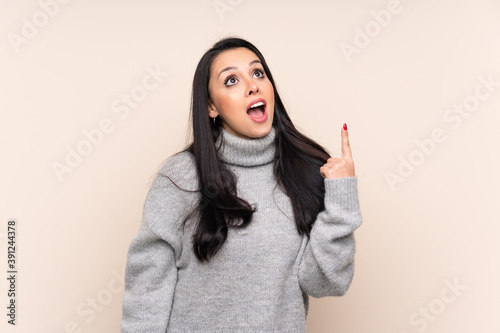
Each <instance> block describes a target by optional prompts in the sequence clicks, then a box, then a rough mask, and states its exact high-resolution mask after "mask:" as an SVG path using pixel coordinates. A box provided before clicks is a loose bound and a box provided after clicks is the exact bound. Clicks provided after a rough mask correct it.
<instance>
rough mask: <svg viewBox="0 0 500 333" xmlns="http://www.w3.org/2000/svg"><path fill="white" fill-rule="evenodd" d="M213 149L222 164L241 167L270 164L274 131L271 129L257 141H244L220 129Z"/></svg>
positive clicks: (272, 157)
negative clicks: (215, 150)
mask: <svg viewBox="0 0 500 333" xmlns="http://www.w3.org/2000/svg"><path fill="white" fill-rule="evenodd" d="M221 131H222V132H221V135H220V136H219V137H218V138H217V141H216V143H215V147H216V149H217V150H218V152H219V156H220V158H221V160H222V161H223V162H226V163H228V164H233V165H241V166H256V165H262V164H267V163H271V162H272V161H273V160H274V156H275V152H276V141H275V139H276V130H275V128H274V127H271V130H270V131H269V133H268V134H266V135H265V136H263V137H261V138H257V139H244V138H240V137H239V136H236V135H234V134H231V133H229V132H228V131H227V130H226V129H224V128H222V129H221Z"/></svg>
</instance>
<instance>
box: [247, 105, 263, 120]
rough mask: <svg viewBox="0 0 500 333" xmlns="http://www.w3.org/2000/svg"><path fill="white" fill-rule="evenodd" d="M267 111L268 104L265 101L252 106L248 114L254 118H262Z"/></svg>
mask: <svg viewBox="0 0 500 333" xmlns="http://www.w3.org/2000/svg"><path fill="white" fill-rule="evenodd" d="M265 111H266V104H265V103H264V102H263V101H258V102H257V103H254V104H252V105H251V106H250V108H249V109H248V110H247V114H248V115H249V116H250V117H253V118H260V117H262V115H264V113H265Z"/></svg>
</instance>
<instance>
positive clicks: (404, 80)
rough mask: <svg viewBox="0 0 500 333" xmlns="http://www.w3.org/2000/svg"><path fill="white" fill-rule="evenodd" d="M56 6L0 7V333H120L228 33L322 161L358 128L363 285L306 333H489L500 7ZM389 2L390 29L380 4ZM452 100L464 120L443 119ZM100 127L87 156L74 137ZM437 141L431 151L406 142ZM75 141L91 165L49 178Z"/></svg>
mask: <svg viewBox="0 0 500 333" xmlns="http://www.w3.org/2000/svg"><path fill="white" fill-rule="evenodd" d="M54 1H55V0H42V1H40V2H39V1H34V0H33V1H27V0H24V1H7V0H2V1H1V10H0V20H1V22H2V25H1V29H2V36H3V37H2V38H1V42H0V43H1V44H2V47H1V48H0V50H1V51H0V71H1V80H0V94H1V98H0V112H1V122H0V133H1V140H0V149H1V156H2V161H1V166H0V168H1V173H0V184H1V186H0V200H1V201H0V208H1V210H0V221H2V224H1V228H2V229H1V230H0V238H1V252H0V253H1V255H0V258H2V259H1V260H0V263H1V265H0V266H1V267H2V273H1V275H0V276H4V274H5V275H6V273H5V272H6V267H5V265H6V259H5V258H6V240H5V232H6V223H7V221H8V219H12V218H15V219H17V221H18V238H17V245H18V268H19V274H18V286H17V288H18V293H19V297H18V300H17V302H18V317H17V320H18V321H17V323H18V325H16V326H15V327H12V326H11V325H8V324H7V323H6V320H7V318H6V316H5V313H6V310H5V306H6V304H7V302H8V299H7V296H6V290H7V281H6V279H5V277H2V278H1V279H0V280H1V281H2V282H1V283H0V295H2V296H1V298H0V305H1V308H2V309H4V310H2V313H1V316H0V318H3V319H2V322H1V323H0V327H1V328H0V330H1V331H2V332H44V333H45V332H53V333H62V332H103V333H107V332H118V331H119V321H120V317H121V297H122V292H123V285H122V273H123V269H124V267H125V257H126V252H127V248H128V245H129V243H130V241H131V240H132V238H133V237H134V236H135V234H136V232H137V230H138V227H139V224H140V220H141V214H142V207H143V203H144V199H145V195H146V193H147V191H148V189H149V186H150V182H151V180H152V177H153V175H154V173H155V172H156V170H157V169H158V167H159V166H160V164H161V163H162V162H163V161H164V160H165V159H166V158H167V157H168V156H169V155H171V154H173V153H174V152H176V151H178V150H179V149H181V148H183V147H184V145H185V144H186V143H187V141H186V140H187V137H186V133H187V128H188V110H189V98H190V93H191V83H192V77H193V74H194V69H195V66H196V64H197V62H198V60H199V59H200V57H201V56H202V54H203V52H204V51H205V50H207V49H208V48H209V47H210V46H211V45H212V44H213V43H214V42H215V41H216V40H218V39H219V38H221V37H224V36H227V35H230V34H234V35H237V36H240V37H243V38H246V39H248V40H250V41H251V42H253V43H254V44H255V45H256V46H257V47H258V48H259V49H260V50H261V51H262V52H263V54H264V56H265V57H266V59H267V61H268V64H269V66H270V68H271V70H272V71H273V75H274V77H275V80H276V82H277V85H278V88H279V91H280V93H281V96H282V98H283V99H284V101H285V104H286V107H287V108H288V111H289V113H290V116H291V117H292V119H293V121H294V123H295V124H296V126H297V127H298V128H299V129H301V130H302V131H303V132H305V133H306V134H307V135H309V136H311V137H312V138H313V139H315V140H317V141H319V142H320V143H321V144H323V145H324V146H325V147H327V148H328V149H329V150H330V152H331V153H332V154H333V155H338V154H339V151H340V135H339V131H340V127H341V125H342V123H344V122H346V123H347V124H348V126H349V130H350V138H351V145H352V150H353V156H354V159H355V164H356V173H357V175H358V177H359V191H360V202H361V205H362V212H363V217H364V224H363V225H362V227H361V228H360V229H359V230H358V231H357V232H356V239H357V244H358V246H357V254H356V272H355V278H354V281H353V283H352V286H351V289H350V290H349V292H348V293H347V295H345V296H344V297H340V298H324V299H311V310H310V315H309V317H308V331H309V332H317V333H320V332H323V333H327V332H328V333H331V332H336V333H337V332H338V333H340V332H344V333H359V332H370V333H372V332H373V333H389V332H392V333H403V332H406V333H415V332H429V333H431V332H440V333H442V332H453V333H462V332H464V333H465V332H467V333H470V332H499V331H500V323H499V321H498V320H497V319H496V318H497V315H498V313H499V311H500V305H499V304H500V301H499V298H500V288H499V287H498V281H500V273H499V270H498V268H497V267H498V253H499V247H500V246H499V245H497V244H498V243H497V237H498V235H499V231H500V227H499V222H500V221H499V218H498V212H497V209H498V206H499V203H500V200H499V199H500V196H499V192H498V188H499V186H500V181H499V176H498V170H499V168H500V163H499V158H498V156H497V154H498V143H499V142H500V141H499V139H500V134H499V130H498V126H499V124H500V122H499V120H500V119H499V115H498V111H499V106H500V85H499V84H498V82H500V63H499V61H498V59H500V44H499V42H500V40H499V37H498V35H499V32H500V20H499V15H500V2H498V1H494V0H462V1H456V0H454V1H452V0H444V1H431V0H400V1H399V3H398V2H391V1H385V0H377V1H360V0H356V1H353V0H335V1H326V0H324V1H307V2H306V1H272V2H271V1H264V0H220V1H214V0H206V1H205V0H204V1H180V0H177V1H159V0H146V1H111V0H104V1H81V0H72V1H67V0H66V2H67V3H64V4H63V1H62V0H61V3H59V2H54ZM43 4H52V5H51V6H48V7H47V6H45V7H47V8H49V9H46V11H49V12H51V16H49V15H48V14H44V12H43V10H44V9H43V8H42V7H43V6H42V5H43ZM54 4H58V5H57V8H56V7H55V6H54ZM217 6H218V7H217ZM224 6H225V7H224ZM388 7H389V8H390V9H392V10H393V13H392V14H391V17H390V22H389V23H388V24H384V25H386V26H381V25H380V24H379V23H376V22H377V21H376V20H375V18H374V14H373V13H372V11H373V12H374V13H380V11H381V10H387V8H388ZM50 8H51V9H50ZM217 8H219V10H217ZM222 10H225V11H222ZM44 15H45V16H44ZM381 17H383V16H381ZM386 19H387V17H386ZM34 21H36V23H37V24H38V26H39V27H36V26H35V28H36V30H34V29H31V30H30V29H29V27H28V26H29V25H30V24H33V22H34ZM386 21H389V20H388V19H387V20H386ZM30 22H31V23H30ZM364 29H368V31H369V33H370V35H371V36H372V37H368V38H369V43H367V41H366V39H365V40H364V42H365V43H366V44H367V45H362V44H360V43H362V42H363V40H362V37H359V34H360V33H359V31H361V30H364ZM370 29H371V30H370ZM377 29H378V30H377ZM23 33H24V35H23ZM26 36H27V37H29V38H26ZM22 38H24V39H22ZM21 40H22V42H20V41H21ZM13 41H17V44H16V42H13ZM349 45H350V46H349ZM356 45H358V46H359V47H357V51H356V52H355V53H352V54H350V56H348V55H346V54H345V53H343V51H342V47H343V48H344V49H346V48H349V47H350V50H351V51H352V50H353V48H354V47H356ZM352 52H354V51H352ZM155 69H156V70H159V71H160V72H162V73H163V74H161V75H160V76H159V78H158V83H157V84H156V87H154V88H152V87H151V85H152V84H153V83H154V81H152V80H149V78H148V77H147V75H149V74H148V70H149V71H151V70H155ZM165 73H168V75H167V74H165ZM145 77H146V78H147V80H149V81H148V83H149V84H150V86H149V88H150V90H144V88H143V87H142V84H143V79H144V78H145ZM480 77H482V78H483V79H486V80H488V77H490V80H492V81H494V82H497V83H496V85H495V84H493V85H492V86H490V87H489V89H490V91H489V90H487V88H486V87H484V86H483V85H482V84H481V81H480ZM141 92H142V93H145V94H143V95H141ZM131 93H134V94H135V95H134V96H136V100H137V101H138V102H137V105H136V106H135V108H130V112H129V113H128V114H126V113H125V109H126V108H125V107H124V105H125V104H123V102H122V98H123V96H125V95H130V94H131ZM478 97H480V98H478ZM139 100H140V101H139ZM475 102H478V104H477V105H474V103H475ZM463 103H469V104H468V106H467V108H468V109H474V110H473V111H471V112H470V114H469V113H466V114H465V115H466V116H465V117H462V116H459V115H458V113H453V114H451V113H449V111H448V110H449V109H450V108H453V107H454V105H455V104H456V105H459V104H463ZM119 107H121V109H119ZM114 111H118V113H117V112H114ZM467 112H468V111H467ZM446 116H448V117H451V116H453V117H455V118H453V121H450V120H451V119H448V120H446V119H445V118H444V117H446ZM120 117H121V118H120ZM106 119H107V120H106ZM458 121H460V123H458ZM106 122H107V123H106ZM103 123H104V125H102V124H103ZM100 124H101V125H102V126H104V129H105V130H106V129H107V131H108V133H105V134H103V137H102V139H100V140H98V139H99V137H98V135H96V136H95V137H94V141H95V142H96V144H93V145H90V146H88V143H85V142H86V140H87V139H86V137H85V136H84V134H83V131H86V130H87V131H91V130H92V129H95V128H98V127H99V126H100ZM110 127H111V129H110ZM436 129H437V130H436ZM433 131H438V132H439V131H440V134H439V135H438V137H437V140H436V141H439V142H435V143H434V144H433V145H434V149H433V150H432V151H430V153H429V154H428V155H424V153H423V152H422V151H421V148H419V147H418V145H417V144H416V142H415V140H417V141H418V142H427V143H428V142H429V140H430V139H431V138H432V137H433V134H432V133H433ZM94 133H95V131H94ZM96 140H97V141H96ZM77 147H80V149H83V150H82V151H83V152H85V153H86V154H87V156H84V157H83V158H82V159H81V161H80V162H79V163H77V162H78V161H73V162H75V166H74V167H72V168H70V169H71V173H69V172H65V173H64V174H63V175H62V176H61V177H60V179H58V177H57V175H56V173H55V172H54V170H53V164H54V163H60V164H61V165H62V164H66V162H65V159H66V156H67V154H68V149H77ZM426 147H427V149H430V148H431V147H430V145H429V144H428V145H427V146H426ZM85 149H86V150H85ZM423 149H424V150H426V148H425V146H424V148H423ZM402 159H406V160H408V159H411V160H412V161H413V162H414V163H415V164H418V165H417V166H415V167H414V170H413V172H412V173H411V172H410V171H408V170H407V169H406V170H403V169H404V167H403V166H400V164H401V165H402V163H403V162H401V161H402ZM76 164H78V165H76ZM406 167H407V166H406ZM398 168H399V169H401V170H399V171H398ZM68 170H69V169H68ZM405 171H407V172H408V174H406V175H404V176H401V178H400V179H399V180H401V182H397V183H395V184H393V186H390V184H389V182H388V181H387V179H386V175H387V173H392V174H393V176H394V175H396V174H398V172H405ZM453 284H458V285H459V287H458V289H457V288H456V287H455V288H454V289H453V288H452V287H450V285H453ZM426 309H427V310H426ZM425 311H427V313H428V314H427V315H424V314H423V313H424V312H425Z"/></svg>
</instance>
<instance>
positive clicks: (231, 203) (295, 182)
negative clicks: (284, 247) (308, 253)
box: [183, 37, 330, 261]
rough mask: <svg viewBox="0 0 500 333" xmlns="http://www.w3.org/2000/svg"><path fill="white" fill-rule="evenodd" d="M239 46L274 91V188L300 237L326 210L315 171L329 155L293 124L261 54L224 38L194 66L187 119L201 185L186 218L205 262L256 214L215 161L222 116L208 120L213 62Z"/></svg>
mask: <svg viewBox="0 0 500 333" xmlns="http://www.w3.org/2000/svg"><path fill="white" fill-rule="evenodd" d="M239 47H245V48H247V49H249V50H250V51H252V52H253V53H255V55H256V56H257V57H258V58H259V59H260V61H261V62H262V66H263V67H264V71H265V73H266V75H267V77H268V79H269V81H271V83H272V85H273V88H274V101H275V103H274V119H273V124H272V126H273V127H274V128H275V129H276V154H275V158H274V174H275V178H276V180H277V183H278V186H281V187H282V188H283V189H284V192H285V193H286V194H287V195H288V197H289V198H290V200H291V203H292V206H293V213H294V218H295V224H296V227H297V231H298V233H299V234H305V235H308V236H309V233H310V231H311V228H312V224H313V222H314V220H315V219H316V217H317V215H318V213H319V212H320V211H322V210H323V209H324V196H325V186H324V181H323V177H322V176H321V174H320V172H319V169H320V167H321V166H322V165H323V164H325V163H326V160H327V159H328V158H329V157H330V155H329V154H328V153H327V151H326V150H325V148H323V147H322V146H320V145H319V144H318V143H316V142H315V141H313V140H311V139H309V138H308V137H306V136H304V135H303V134H301V133H300V132H299V131H298V130H297V129H296V128H295V126H294V125H293V124H292V121H291V120H290V117H289V116H288V114H287V112H286V110H285V107H284V105H283V102H282V101H281V98H280V96H279V94H278V90H277V88H276V85H275V83H274V79H273V76H272V74H271V71H270V70H269V67H268V66H267V63H266V61H265V59H264V57H263V55H262V54H261V53H260V51H259V50H258V49H257V48H256V47H255V46H254V45H252V44H251V43H250V42H248V41H246V40H244V39H241V38H235V37H228V38H224V39H222V40H220V41H218V42H217V43H215V44H214V45H213V47H212V48H210V49H209V50H208V51H207V52H206V53H205V54H204V55H203V57H202V58H201V60H200V62H199V63H198V66H197V67H196V71H195V74H194V80H193V91H192V95H191V100H192V101H191V115H190V118H191V121H192V126H193V127H192V130H193V142H192V143H191V144H190V145H188V146H187V147H186V148H185V149H184V150H183V151H188V152H190V153H192V154H193V155H194V159H195V163H196V169H197V174H198V179H199V184H200V189H199V190H200V191H201V201H200V203H199V205H198V206H197V207H196V209H195V211H193V212H191V214H190V215H189V216H188V218H189V217H190V216H192V214H193V213H195V212H198V213H199V220H198V223H197V226H196V229H195V231H194V233H193V235H192V237H193V250H194V253H195V255H196V257H197V258H198V259H199V260H200V261H204V260H206V261H209V260H210V258H211V257H213V256H214V255H215V254H216V253H217V252H218V251H219V249H220V248H221V247H222V245H223V244H224V242H225V240H226V238H227V234H228V228H230V227H232V228H244V227H246V226H247V225H248V224H249V223H250V222H251V220H252V214H253V213H254V211H255V209H254V208H253V207H252V206H251V205H250V204H249V203H248V202H246V201H245V200H243V199H241V198H239V197H238V196H237V195H236V182H237V179H236V177H235V176H234V174H233V173H232V172H231V171H230V170H229V169H228V168H227V167H226V166H225V165H224V163H222V162H221V160H220V159H219V156H218V153H217V150H216V147H215V142H216V141H217V138H218V137H219V136H220V135H221V131H222V123H221V121H220V120H219V119H218V118H220V117H217V120H216V122H215V123H212V118H210V117H209V116H208V101H209V98H210V95H209V90H208V83H209V79H210V70H211V65H212V62H213V61H214V59H215V58H216V57H217V56H218V55H219V54H220V53H222V52H224V51H227V50H231V49H235V48H239ZM221 139H223V138H221ZM188 218H186V220H187V219H188ZM186 220H185V221H184V222H186Z"/></svg>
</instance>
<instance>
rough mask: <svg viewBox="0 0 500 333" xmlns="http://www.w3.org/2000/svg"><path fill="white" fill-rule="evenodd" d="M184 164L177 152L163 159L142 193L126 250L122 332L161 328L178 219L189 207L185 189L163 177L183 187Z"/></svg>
mask: <svg viewBox="0 0 500 333" xmlns="http://www.w3.org/2000/svg"><path fill="white" fill-rule="evenodd" d="M188 162H189V161H188V160H187V158H186V157H185V156H182V155H181V156H176V155H174V157H173V158H170V159H169V160H167V162H166V163H165V164H164V165H163V166H162V169H161V170H160V172H159V173H158V175H157V176H156V178H155V180H154V182H153V184H152V186H151V188H150V190H149V192H148V195H147V197H146V201H145V203H144V208H143V218H142V223H141V226H140V229H139V232H138V234H137V235H136V237H135V238H134V239H133V240H132V242H131V244H130V246H129V249H128V255H127V264H126V270H125V290H124V295H123V301H122V320H121V332H122V333H139V332H141V333H153V332H154V333H159V332H162V333H163V332H165V331H166V329H167V326H168V322H169V317H170V310H171V306H172V301H173V296H174V291H175V285H176V283H177V267H176V259H178V258H179V256H180V252H181V250H182V240H181V237H182V235H181V230H182V228H181V223H182V221H183V219H184V217H185V216H186V213H188V206H189V205H188V204H187V201H188V200H186V196H185V193H186V192H183V191H182V190H180V189H178V188H177V187H176V186H175V185H173V184H172V182H171V181H170V179H169V178H168V177H170V178H171V179H172V180H174V181H175V183H176V184H178V185H180V186H182V185H183V184H184V185H185V184H186V181H185V180H186V179H187V178H188V177H186V176H187V175H188V173H189V172H190V171H189V170H191V169H190V166H189V165H188ZM181 170H184V171H181ZM186 170H187V171H186Z"/></svg>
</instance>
